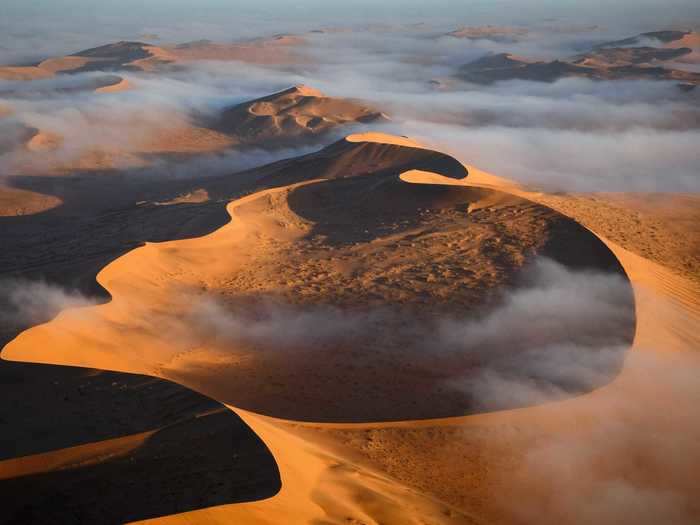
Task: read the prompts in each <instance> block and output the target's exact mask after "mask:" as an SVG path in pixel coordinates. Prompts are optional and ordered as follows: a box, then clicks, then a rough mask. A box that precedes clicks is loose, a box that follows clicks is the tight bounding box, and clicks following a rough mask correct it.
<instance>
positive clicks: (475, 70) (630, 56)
mask: <svg viewBox="0 0 700 525" xmlns="http://www.w3.org/2000/svg"><path fill="white" fill-rule="evenodd" d="M696 40H697V38H696V36H695V34H694V33H685V32H682V31H659V32H654V33H645V34H642V35H638V36H636V37H632V38H628V39H624V40H619V41H615V42H608V43H605V44H600V45H598V46H595V47H594V48H593V49H591V51H589V52H587V53H583V54H580V55H577V56H575V57H571V58H566V59H562V60H553V61H549V62H545V61H534V60H529V59H527V58H524V57H517V56H515V55H512V54H510V53H495V54H489V55H486V56H484V57H482V58H479V59H477V60H474V61H472V62H470V63H468V64H465V65H463V66H462V67H461V68H460V69H459V72H458V73H457V76H458V77H459V78H462V79H463V80H466V81H468V82H473V83H477V84H491V83H494V82H498V81H502V80H514V79H518V80H531V81H537V82H554V81H556V80H559V79H561V78H566V77H583V78H590V79H592V80H619V79H651V80H678V81H681V82H684V83H686V85H690V86H692V85H696V84H697V83H698V82H700V76H699V74H698V73H696V72H693V71H685V70H683V69H681V68H679V66H678V63H680V62H686V63H691V64H692V63H695V62H697V55H698V53H699V52H700V49H698V45H697V42H696ZM657 43H658V45H656V44H657ZM682 43H685V44H687V45H683V44H682Z"/></svg>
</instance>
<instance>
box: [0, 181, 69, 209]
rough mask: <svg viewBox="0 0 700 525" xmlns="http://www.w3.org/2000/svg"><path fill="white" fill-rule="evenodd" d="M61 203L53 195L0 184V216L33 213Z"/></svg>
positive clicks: (61, 202)
mask: <svg viewBox="0 0 700 525" xmlns="http://www.w3.org/2000/svg"><path fill="white" fill-rule="evenodd" d="M61 204H63V201H62V200H61V199H59V198H58V197H55V196H53V195H45V194H43V193H37V192H34V191H29V190H21V189H18V188H12V187H8V186H2V185H0V217H16V216H18V215H34V214H35V213H41V212H42V211H47V210H50V209H52V208H56V207H57V206H60V205H61Z"/></svg>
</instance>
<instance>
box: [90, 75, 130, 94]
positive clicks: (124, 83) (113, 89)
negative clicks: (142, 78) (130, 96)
mask: <svg viewBox="0 0 700 525" xmlns="http://www.w3.org/2000/svg"><path fill="white" fill-rule="evenodd" d="M132 87H133V86H132V85H131V83H130V82H129V81H128V80H127V79H125V78H122V79H121V80H119V82H117V83H116V84H112V85H110V86H103V87H99V88H97V89H95V93H120V92H122V91H128V90H130V89H131V88H132Z"/></svg>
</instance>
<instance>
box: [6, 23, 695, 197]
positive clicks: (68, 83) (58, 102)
mask: <svg viewBox="0 0 700 525" xmlns="http://www.w3.org/2000/svg"><path fill="white" fill-rule="evenodd" d="M544 18H545V17H543V18H542V19H539V20H537V21H530V22H529V23H528V24H529V25H528V24H525V23H522V24H520V25H517V24H516V27H517V28H518V31H517V32H516V35H515V36H514V37H513V38H479V39H469V38H455V37H453V36H449V35H447V33H449V31H451V30H452V29H455V28H456V27H457V24H456V23H455V22H446V21H437V20H434V21H432V22H433V23H431V20H427V21H426V23H425V24H422V25H415V26H412V25H410V24H403V25H402V24H394V25H381V24H379V25H375V26H370V25H367V24H365V25H361V24H359V25H355V26H352V24H349V26H350V28H345V29H338V30H328V31H324V32H314V33H304V34H303V37H304V40H305V43H304V44H302V45H300V46H299V47H298V48H295V52H299V53H300V54H301V55H302V56H303V57H305V58H304V60H302V61H301V63H294V64H286V65H278V66H271V65H270V66H259V65H258V66H255V65H251V64H244V63H240V62H225V61H201V62H196V63H190V64H187V65H186V66H185V65H183V66H181V67H178V68H176V69H171V70H168V71H163V72H159V73H157V74H155V75H150V74H139V73H133V72H130V73H124V74H122V73H119V74H120V76H123V77H125V78H126V79H127V80H128V81H129V83H130V84H131V85H132V90H130V91H126V92H122V93H110V94H101V93H93V92H92V90H91V89H88V88H89V87H90V86H91V85H92V84H94V83H95V82H98V81H99V78H100V75H99V74H95V73H80V74H76V75H60V76H58V77H56V78H52V79H44V80H36V81H32V82H9V81H0V106H2V107H3V108H5V109H8V108H9V110H10V111H11V113H10V115H9V116H7V115H6V116H5V117H2V120H0V122H2V123H3V126H7V125H8V124H7V122H14V123H15V124H16V125H17V126H18V127H19V128H25V129H40V130H42V131H45V132H49V133H55V134H57V135H61V136H64V137H68V139H67V140H66V141H65V143H64V144H61V145H60V147H59V149H58V151H57V152H56V153H55V154H54V155H47V154H46V153H45V152H44V153H42V154H40V155H36V154H34V155H26V154H25V152H20V153H19V154H18V153H16V152H15V153H14V154H7V153H6V152H7V150H8V149H12V148H7V147H3V150H2V151H0V154H2V155H3V156H2V157H0V176H3V175H8V174H18V173H17V172H18V171H21V170H30V171H31V170H32V169H35V171H41V170H45V169H46V166H47V165H48V164H50V163H51V162H52V161H53V160H56V161H58V162H66V159H75V158H77V157H79V156H80V155H81V154H82V153H83V152H85V151H89V150H94V149H118V150H119V151H120V152H122V153H125V154H129V153H132V152H135V153H136V154H137V153H138V150H139V149H140V148H143V144H144V142H145V141H148V140H151V139H152V138H153V137H158V136H159V135H162V134H163V133H165V132H166V131H168V130H172V129H175V128H178V127H183V126H187V125H197V124H201V123H202V122H203V121H205V120H206V118H207V117H212V116H215V115H216V114H217V113H218V112H219V111H220V110H221V109H222V108H224V107H227V106H231V105H233V104H236V103H240V102H243V101H247V100H252V99H255V98H258V97H261V96H264V95H267V94H270V93H273V92H276V91H279V90H281V89H284V88H286V87H289V86H291V85H294V84H308V85H310V86H313V87H315V88H318V89H320V90H322V91H323V92H325V93H326V94H328V95H330V96H336V97H351V98H359V99H362V100H364V101H366V102H368V103H369V104H371V105H373V106H375V107H376V108H377V109H378V110H381V111H384V112H385V113H387V114H389V115H390V117H391V118H392V123H391V125H389V126H387V127H385V130H386V131H390V132H394V133H398V134H405V135H410V136H413V137H416V138H418V139H420V140H422V141H424V142H426V143H427V144H429V145H432V146H434V147H435V148H437V149H444V150H446V151H447V152H448V153H451V154H452V155H454V156H456V157H457V158H458V159H459V160H461V161H463V162H465V163H468V164H473V165H475V166H478V167H479V168H482V169H484V170H487V171H491V172H494V173H496V174H498V175H501V176H504V177H508V178H512V179H515V180H516V181H519V182H523V183H528V184H532V185H535V186H540V187H543V188H545V189H549V190H562V191H567V190H573V191H674V192H675V191H700V179H699V178H698V177H697V168H696V166H695V165H696V164H697V151H696V150H697V145H698V144H699V143H700V142H699V136H698V133H699V131H700V90H698V89H694V90H691V91H688V92H684V91H682V90H680V89H679V88H678V87H677V85H676V82H673V81H651V80H649V81H642V80H636V81H631V80H630V81H592V80H587V79H575V78H569V79H562V80H559V81H556V82H553V83H539V82H528V81H504V82H498V83H496V84H493V85H490V86H476V85H471V84H467V83H464V82H461V81H459V80H457V79H456V78H455V72H456V71H457V68H458V67H459V66H461V65H463V64H465V63H468V62H470V61H472V60H475V59H477V58H480V57H483V56H485V55H486V54H488V53H496V52H513V53H516V54H522V55H523V56H526V57H529V58H533V59H542V60H551V59H554V58H566V57H571V56H574V55H575V54H577V53H580V52H582V51H585V50H587V49H590V48H591V47H592V46H593V45H595V44H597V43H600V42H604V41H608V40H611V39H614V38H618V37H623V36H632V35H634V34H636V32H637V31H638V30H639V28H636V29H635V24H634V23H631V22H630V21H629V20H617V19H611V20H610V22H611V23H610V24H607V25H603V24H595V23H591V24H589V23H586V20H585V19H582V20H578V22H576V23H574V22H573V21H572V20H569V21H567V20H565V19H556V20H552V19H550V18H552V17H546V18H548V20H546V21H545V20H544ZM555 18H556V17H555ZM495 21H496V20H495V19H494V22H495ZM271 23H272V19H270V20H267V21H265V23H264V24H263V25H265V24H271ZM499 25H507V24H506V21H502V23H499ZM251 27H255V24H253V25H252V26H251ZM295 27H296V26H294V24H292V26H291V28H290V29H289V31H288V32H291V31H292V30H293V29H294V28H295ZM318 27H321V26H318ZM660 28H663V27H658V26H657V27H652V28H651V29H660ZM279 29H280V31H279V32H283V31H282V28H281V27H280V28H279ZM646 29H650V28H648V27H647V28H646ZM285 31H286V29H285ZM304 31H308V29H304ZM217 34H218V33H214V34H212V35H211V36H210V37H209V38H211V39H213V40H217V38H218V37H217ZM258 34H269V33H266V32H264V31H263V32H262V33H258ZM185 36H186V35H185V34H183V35H182V38H180V41H182V40H185ZM220 40H221V41H230V40H231V38H230V37H229V38H221V39H220ZM101 43H105V41H104V40H103V41H102V42H101ZM156 43H158V42H157V41H156ZM78 49H79V48H78ZM74 50H77V49H74ZM53 54H55V53H53ZM102 76H103V75H102ZM372 127H374V126H372ZM343 134H347V133H343ZM332 138H335V136H334V137H332ZM329 141H330V140H329ZM3 142H6V140H4V141H3ZM19 145H20V146H21V144H19ZM14 149H15V150H17V147H15V148H14ZM19 149H21V147H20V148H19ZM3 151H4V152H5V153H4V154H3ZM301 151H303V149H302V150H301ZM54 157H55V159H54ZM219 157H221V156H219ZM233 157H234V155H233V154H226V155H224V156H223V158H226V159H231V158H233ZM277 157H278V156H277V155H273V158H277ZM42 158H43V160H42ZM260 158H261V160H263V161H264V160H266V159H265V158H264V156H261V157H260ZM42 162H43V164H42ZM210 162H211V161H210V160H207V161H206V162H205V163H210ZM36 163H38V165H36ZM161 164H162V163H161ZM239 164H240V165H242V166H249V165H250V163H249V162H248V161H246V160H243V161H241V162H240V163H239ZM232 167H233V168H236V169H237V166H236V165H233V166H232ZM171 168H172V169H177V170H178V172H179V173H182V172H183V171H185V170H186V168H183V167H182V166H174V165H173V166H170V167H169V168H168V169H171ZM195 168H196V165H195V164H193V169H195ZM154 171H157V170H154Z"/></svg>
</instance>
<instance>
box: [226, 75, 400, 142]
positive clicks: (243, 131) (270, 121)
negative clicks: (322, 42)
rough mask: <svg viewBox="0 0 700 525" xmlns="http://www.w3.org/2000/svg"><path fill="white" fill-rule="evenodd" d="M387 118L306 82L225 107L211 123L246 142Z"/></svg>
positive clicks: (288, 137)
mask: <svg viewBox="0 0 700 525" xmlns="http://www.w3.org/2000/svg"><path fill="white" fill-rule="evenodd" d="M382 120H387V117H386V116H385V115H384V114H383V113H381V112H379V111H377V110H374V109H372V108H369V107H367V106H365V105H364V104H362V103H360V102H358V101H354V100H348V99H337V98H331V97H327V96H325V95H324V94H323V93H321V92H320V91H318V90H315V89H313V88H310V87H308V86H294V87H292V88H289V89H286V90H284V91H281V92H279V93H275V94H273V95H269V96H267V97H263V98H260V99H256V100H253V101H250V102H244V103H243V104H239V105H237V106H234V107H231V108H227V109H225V110H224V111H223V112H222V114H221V116H220V117H219V118H218V120H217V121H215V122H214V124H213V127H214V128H215V129H217V130H219V131H222V132H225V133H227V134H229V135H231V136H232V137H234V138H235V139H236V140H237V141H238V142H239V143H241V144H245V145H254V144H255V145H265V146H266V147H268V146H270V145H274V144H281V143H289V142H290V141H292V140H295V139H297V138H298V137H304V136H309V137H311V136H319V135H323V134H325V133H328V132H329V131H331V130H332V129H334V128H336V127H339V126H343V125H351V124H366V123H369V122H376V121H382Z"/></svg>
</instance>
